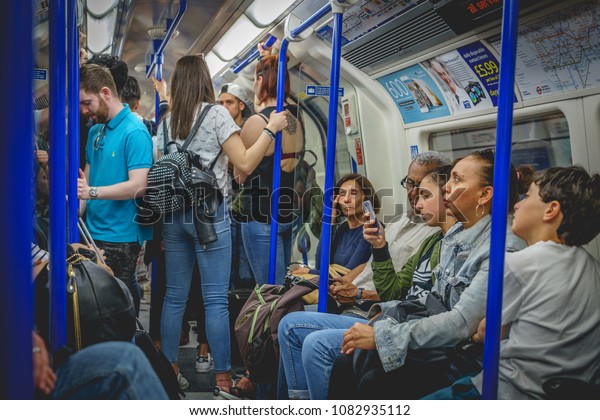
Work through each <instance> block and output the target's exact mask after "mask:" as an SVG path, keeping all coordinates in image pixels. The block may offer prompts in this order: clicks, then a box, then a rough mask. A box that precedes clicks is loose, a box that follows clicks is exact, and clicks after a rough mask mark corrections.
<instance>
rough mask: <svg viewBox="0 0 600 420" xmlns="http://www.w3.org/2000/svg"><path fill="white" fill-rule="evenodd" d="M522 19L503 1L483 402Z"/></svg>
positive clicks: (495, 335)
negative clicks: (519, 28) (518, 37)
mask: <svg viewBox="0 0 600 420" xmlns="http://www.w3.org/2000/svg"><path fill="white" fill-rule="evenodd" d="M518 20H519V2H518V0H507V1H505V2H504V8H503V11H502V47H501V58H502V61H501V63H500V86H499V98H498V123H497V129H496V154H495V159H494V160H495V161H494V196H493V198H492V237H491V248H490V274H489V281H488V297H487V313H486V331H485V343H484V353H483V394H482V398H483V399H484V400H492V399H496V398H497V394H498V360H499V357H500V329H501V316H502V282H503V280H504V252H505V245H506V220H507V217H508V205H507V202H508V195H509V181H510V152H511V137H512V121H513V98H514V80H515V60H516V50H517V36H518V30H517V29H518V28H517V24H518Z"/></svg>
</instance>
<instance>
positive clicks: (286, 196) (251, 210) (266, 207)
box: [241, 105, 304, 223]
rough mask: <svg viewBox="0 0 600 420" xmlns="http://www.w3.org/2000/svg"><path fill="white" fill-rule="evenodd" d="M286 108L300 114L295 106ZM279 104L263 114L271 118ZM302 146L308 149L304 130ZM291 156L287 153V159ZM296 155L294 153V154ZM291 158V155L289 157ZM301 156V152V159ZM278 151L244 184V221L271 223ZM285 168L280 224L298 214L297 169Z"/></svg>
mask: <svg viewBox="0 0 600 420" xmlns="http://www.w3.org/2000/svg"><path fill="white" fill-rule="evenodd" d="M285 109H287V110H288V111H289V112H291V113H292V115H294V116H297V115H298V108H297V107H296V106H295V105H286V106H285ZM274 110H275V107H273V106H272V107H268V108H265V109H263V110H262V111H261V112H260V113H261V114H263V115H264V116H266V117H267V119H268V118H269V115H270V114H271V112H272V111H274ZM302 137H303V139H302V141H303V145H302V149H304V129H303V130H302ZM286 156H288V155H287V154H286V155H285V156H284V158H285V157H286ZM292 156H294V154H292ZM289 157H291V156H289ZM300 157H301V154H300V155H299V156H298V158H300ZM274 161H275V154H272V155H271V156H265V157H263V158H262V160H261V161H260V163H259V164H258V166H257V167H256V169H255V170H254V171H253V172H252V174H251V175H250V176H249V177H248V179H246V182H245V183H244V187H243V190H244V191H243V193H242V194H243V195H242V197H243V203H244V205H243V209H242V212H241V216H242V217H241V219H242V220H243V221H247V222H249V221H255V222H260V223H271V192H272V191H271V190H272V187H273V164H274ZM280 171H281V186H280V191H279V217H278V219H277V220H278V222H279V223H290V222H291V221H292V220H293V217H294V194H295V192H294V186H295V181H296V170H295V168H294V171H292V172H286V171H284V170H280Z"/></svg>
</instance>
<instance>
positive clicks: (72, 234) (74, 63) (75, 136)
mask: <svg viewBox="0 0 600 420" xmlns="http://www.w3.org/2000/svg"><path fill="white" fill-rule="evenodd" d="M68 11H69V22H68V23H69V64H68V65H69V80H68V81H69V91H68V98H69V108H68V110H69V117H68V119H67V121H68V124H69V127H68V130H69V131H68V136H67V138H68V141H69V165H68V170H69V172H68V179H69V201H68V205H69V225H68V226H69V242H70V243H74V242H79V229H77V219H78V214H79V200H78V199H77V178H79V170H78V169H79V142H80V140H79V48H80V47H79V28H78V27H77V0H69V7H68Z"/></svg>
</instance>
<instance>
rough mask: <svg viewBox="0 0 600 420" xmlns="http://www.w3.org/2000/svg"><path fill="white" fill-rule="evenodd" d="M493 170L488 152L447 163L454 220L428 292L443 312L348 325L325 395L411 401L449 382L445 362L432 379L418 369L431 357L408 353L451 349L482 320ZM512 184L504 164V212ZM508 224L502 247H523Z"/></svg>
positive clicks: (385, 306) (514, 191)
mask: <svg viewBox="0 0 600 420" xmlns="http://www.w3.org/2000/svg"><path fill="white" fill-rule="evenodd" d="M493 175H494V151H493V150H491V149H488V150H484V151H478V152H474V153H472V154H470V155H468V156H466V157H465V158H463V159H461V160H459V161H458V162H456V163H455V164H454V167H453V168H452V172H451V174H450V179H449V180H448V182H447V183H446V185H445V186H444V193H445V194H444V205H445V207H446V209H447V212H448V214H449V215H451V216H453V217H454V218H456V220H458V221H459V222H460V223H457V224H456V225H455V226H454V227H452V228H451V229H450V230H449V231H448V233H447V234H446V235H445V236H444V238H443V239H442V245H441V251H440V261H439V264H438V265H437V267H435V268H433V275H434V276H435V279H436V283H435V285H434V287H433V289H432V290H433V291H435V292H436V293H437V294H438V295H439V296H440V297H441V301H442V303H443V305H444V306H445V307H446V308H447V309H448V311H447V312H442V313H440V314H438V315H433V316H431V317H428V318H423V319H419V320H416V321H411V322H398V321H396V320H395V319H393V318H392V317H389V316H385V317H384V316H382V317H380V318H379V319H376V320H375V321H374V322H372V323H371V324H370V325H366V324H355V325H354V326H353V327H351V328H350V329H348V330H347V331H346V332H345V333H344V339H343V342H342V350H341V351H342V353H343V354H344V355H346V356H342V357H341V358H340V359H338V360H337V361H336V364H335V366H334V370H333V371H332V379H334V378H344V381H343V383H342V382H340V381H339V380H337V381H335V382H334V381H332V382H330V393H329V397H330V398H340V395H344V398H361V399H363V398H364V399H369V398H370V399H396V398H398V397H402V398H410V399H414V398H420V397H422V396H424V395H427V394H428V393H430V392H432V391H434V390H435V389H439V388H441V387H444V386H448V385H449V384H450V383H451V380H450V378H451V375H452V373H456V372H455V371H453V367H452V366H451V365H450V361H449V360H448V359H443V360H441V361H439V362H435V363H436V364H435V366H433V367H434V369H435V371H437V373H438V375H436V377H435V380H434V379H433V378H430V377H429V375H427V374H425V373H424V372H425V370H426V369H431V367H432V366H428V364H429V363H433V362H431V361H429V362H417V361H416V359H412V358H411V355H412V354H413V352H414V351H415V350H416V349H424V348H439V347H451V346H455V345H456V344H458V343H460V342H461V341H462V340H466V339H468V338H469V337H470V336H471V335H472V334H473V333H474V332H475V331H476V329H477V326H478V324H479V321H481V319H483V318H484V317H485V305H486V300H487V282H488V273H489V256H490V234H491V210H492V196H493V194H494V188H493ZM520 189H521V186H520V185H519V181H518V178H517V174H516V171H515V170H514V168H512V167H511V175H510V192H509V202H508V204H507V205H508V206H509V209H512V208H513V207H514V204H515V203H516V202H517V201H518V197H519V192H520ZM510 225H511V224H510V223H508V224H507V236H506V251H508V252H514V251H518V250H520V249H522V248H524V247H525V246H526V244H525V243H524V242H523V241H522V240H521V239H519V238H517V237H516V236H515V235H514V234H513V233H512V231H511V229H510ZM395 305H396V302H386V303H381V304H378V305H375V306H374V307H373V308H371V313H377V314H380V313H382V312H383V313H386V311H387V310H390V309H392V308H394V307H395ZM376 316H377V315H376ZM316 334H318V333H316ZM357 349H361V350H369V351H370V352H372V356H373V357H370V362H371V364H370V365H368V366H364V365H363V366H360V368H359V367H358V366H353V363H352V362H353V353H354V352H355V350H357ZM303 356H304V355H303ZM307 356H310V355H307ZM355 360H356V358H355ZM355 368H356V369H359V370H360V371H359V370H354V369H355ZM432 387H433V388H434V389H432Z"/></svg>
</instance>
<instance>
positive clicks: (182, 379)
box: [177, 373, 190, 391]
mask: <svg viewBox="0 0 600 420" xmlns="http://www.w3.org/2000/svg"><path fill="white" fill-rule="evenodd" d="M177 382H178V383H179V388H181V390H182V391H185V390H186V389H188V388H189V387H190V383H189V382H188V380H187V379H185V377H184V376H183V375H182V374H181V373H180V374H179V375H177Z"/></svg>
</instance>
